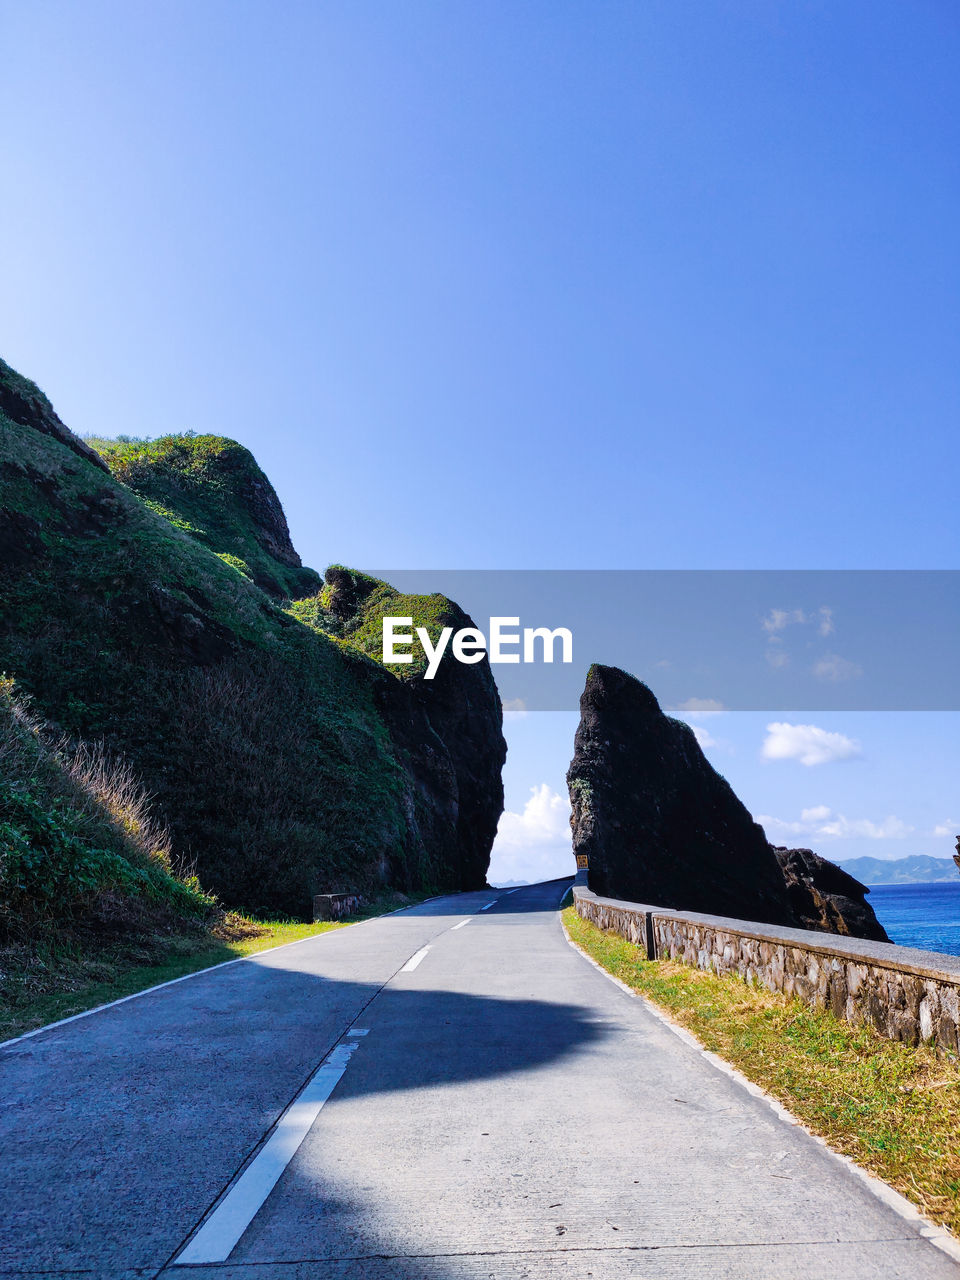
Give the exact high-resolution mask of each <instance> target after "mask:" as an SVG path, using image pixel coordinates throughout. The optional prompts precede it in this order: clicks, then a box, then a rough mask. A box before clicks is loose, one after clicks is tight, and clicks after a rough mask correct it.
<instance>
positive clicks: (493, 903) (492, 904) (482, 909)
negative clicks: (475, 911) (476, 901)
mask: <svg viewBox="0 0 960 1280" xmlns="http://www.w3.org/2000/svg"><path fill="white" fill-rule="evenodd" d="M496 905H497V900H496V898H494V900H493V902H488V903H487V905H486V906H485V907H481V908H480V910H481V911H489V910H490V908H491V907H495V906H496Z"/></svg>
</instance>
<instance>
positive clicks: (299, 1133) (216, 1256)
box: [174, 1044, 359, 1265]
mask: <svg viewBox="0 0 960 1280" xmlns="http://www.w3.org/2000/svg"><path fill="white" fill-rule="evenodd" d="M357 1048H359V1045H356V1044H339V1045H337V1047H336V1048H335V1049H334V1050H333V1052H332V1053H330V1054H328V1056H327V1057H326V1058H325V1059H324V1061H323V1062H322V1063H321V1065H320V1066H319V1067H318V1068H317V1070H316V1071H315V1072H314V1074H313V1075H312V1076H311V1077H310V1079H309V1081H308V1082H307V1084H306V1086H305V1087H304V1089H303V1090H302V1092H301V1093H300V1094H299V1096H298V1097H296V1098H295V1099H294V1100H293V1102H292V1103H291V1104H290V1106H289V1107H288V1108H287V1110H286V1111H285V1112H284V1113H283V1115H282V1116H281V1117H280V1120H279V1122H278V1123H277V1127H276V1128H275V1129H274V1131H273V1133H272V1134H271V1135H270V1137H269V1138H268V1139H267V1141H266V1143H265V1144H264V1145H263V1147H261V1149H260V1151H258V1153H257V1154H256V1156H255V1157H254V1158H253V1160H252V1161H251V1162H250V1164H249V1165H248V1166H247V1168H246V1169H244V1171H243V1173H242V1174H241V1175H240V1177H239V1178H238V1179H237V1181H236V1182H235V1183H234V1184H233V1186H232V1187H231V1188H230V1190H229V1191H228V1192H227V1194H226V1195H225V1196H224V1198H223V1199H222V1200H221V1201H220V1203H219V1204H218V1205H217V1207H216V1209H214V1211H213V1213H211V1215H210V1217H209V1218H208V1219H207V1220H206V1222H205V1223H204V1224H203V1226H202V1227H201V1228H200V1230H199V1231H198V1232H197V1234H196V1235H195V1236H194V1237H193V1239H192V1240H191V1241H190V1242H189V1243H188V1244H187V1246H186V1247H185V1248H184V1249H182V1250H181V1252H180V1253H179V1254H178V1255H177V1257H176V1258H175V1259H174V1262H175V1263H176V1264H178V1265H186V1264H189V1263H212V1262H226V1260H227V1259H228V1258H229V1256H230V1254H231V1253H232V1252H233V1250H234V1249H235V1248H236V1247H237V1244H238V1243H239V1241H240V1237H241V1236H242V1235H243V1233H244V1232H245V1231H246V1229H247V1227H249V1225H250V1223H251V1222H252V1221H253V1219H254V1218H255V1216H256V1215H257V1213H258V1212H259V1210H260V1208H261V1207H262V1205H263V1202H264V1201H265V1200H266V1198H267V1196H268V1195H269V1194H270V1192H271V1191H272V1190H273V1188H274V1187H275V1186H276V1185H277V1182H278V1181H279V1180H280V1175H281V1174H282V1173H283V1171H284V1169H286V1167H287V1165H288V1164H289V1163H290V1161H291V1159H292V1158H293V1156H294V1155H295V1153H296V1151H297V1148H298V1147H299V1146H300V1144H301V1142H303V1140H304V1138H305V1137H306V1136H307V1134H308V1133H309V1132H310V1129H311V1127H312V1126H313V1123H314V1121H315V1120H316V1118H317V1116H318V1115H319V1114H320V1110H321V1108H322V1107H323V1104H324V1103H325V1102H326V1101H327V1099H328V1098H329V1097H330V1095H331V1093H333V1091H334V1089H335V1088H336V1087H337V1085H338V1084H339V1083H340V1080H341V1078H342V1076H343V1073H344V1072H345V1071H346V1069H347V1064H348V1063H349V1061H350V1055H351V1054H352V1053H353V1051H354V1050H355V1049H357Z"/></svg>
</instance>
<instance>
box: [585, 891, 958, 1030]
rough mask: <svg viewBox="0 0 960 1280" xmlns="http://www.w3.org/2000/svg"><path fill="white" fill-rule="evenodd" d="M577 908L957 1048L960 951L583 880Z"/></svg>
mask: <svg viewBox="0 0 960 1280" xmlns="http://www.w3.org/2000/svg"><path fill="white" fill-rule="evenodd" d="M573 893H574V900H575V903H576V908H577V911H578V913H579V914H580V915H581V916H583V918H584V919H585V920H591V921H592V922H593V923H594V924H596V925H599V926H600V928H602V929H612V930H613V931H614V932H616V933H619V934H620V935H621V936H622V937H624V938H628V939H629V940H630V941H631V942H633V943H636V945H637V946H639V947H641V948H643V950H644V951H645V952H646V955H647V957H648V959H671V960H679V961H681V962H682V963H684V964H689V965H693V966H695V967H696V968H698V969H708V970H712V971H713V972H714V973H736V974H739V975H740V977H742V978H744V979H746V981H747V982H751V983H755V984H758V985H762V986H764V987H766V988H767V989H768V990H769V991H781V992H783V993H784V994H786V995H790V996H796V997H798V998H799V999H801V1000H804V1001H805V1002H806V1003H807V1004H810V1005H812V1006H814V1007H815V1008H820V1009H823V1008H827V1009H831V1010H832V1011H833V1012H834V1013H835V1014H836V1015H837V1016H838V1017H840V1018H845V1019H846V1020H847V1021H848V1022H868V1023H870V1024H871V1025H872V1026H874V1027H876V1029H877V1030H878V1031H879V1032H881V1033H882V1034H883V1035H885V1036H888V1037H889V1038H890V1039H891V1040H902V1041H905V1042H906V1043H907V1044H917V1043H918V1042H919V1041H921V1040H923V1041H929V1042H932V1043H933V1044H935V1045H936V1046H937V1047H938V1048H941V1049H946V1050H948V1051H950V1052H952V1053H958V1052H960V1040H958V1035H960V1032H958V1027H960V958H958V957H956V956H946V955H939V954H937V953H935V952H931V951H915V950H913V949H912V948H909V947H898V946H895V945H894V944H893V943H888V942H867V941H864V940H861V939H859V938H846V937H840V936H838V935H836V934H826V933H817V932H815V931H813V930H808V929H784V928H780V927H778V926H774V925H766V924H757V923H755V922H753V921H749V920H731V919H727V918H725V917H723V916H706V915H697V914H694V913H686V912H680V911H673V910H670V909H669V908H664V907H654V906H648V905H646V904H642V903H635V902H620V901H618V900H616V899H613V898H598V897H597V896H596V895H595V894H593V893H591V892H590V891H589V889H584V888H581V887H580V886H576V887H575V888H574V891H573Z"/></svg>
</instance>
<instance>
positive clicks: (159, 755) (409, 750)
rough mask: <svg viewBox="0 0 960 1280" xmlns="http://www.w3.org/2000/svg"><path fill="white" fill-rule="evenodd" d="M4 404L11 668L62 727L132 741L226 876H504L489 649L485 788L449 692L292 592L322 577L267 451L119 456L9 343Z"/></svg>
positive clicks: (227, 448) (297, 906) (283, 888)
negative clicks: (374, 653) (462, 750)
mask: <svg viewBox="0 0 960 1280" xmlns="http://www.w3.org/2000/svg"><path fill="white" fill-rule="evenodd" d="M15 379H16V380H17V381H16V382H14V380H15ZM0 410H2V412H0V459H2V462H0V600H2V602H3V610H2V613H0V671H2V670H6V672H7V673H8V674H9V675H10V676H11V677H12V678H14V679H15V681H16V683H17V687H18V689H19V690H20V691H21V692H22V693H24V694H26V695H29V696H31V697H32V698H33V700H34V704H35V707H36V709H37V713H38V714H39V715H41V716H42V717H43V718H45V719H46V720H47V721H49V722H50V723H51V725H52V726H53V729H54V731H55V732H57V733H62V734H63V735H65V736H66V738H67V739H68V740H71V741H74V742H76V741H79V740H84V741H88V742H94V741H102V742H103V744H104V750H105V751H106V752H107V753H108V754H110V755H113V756H119V757H122V758H123V759H124V760H125V761H127V762H128V764H129V765H130V766H131V767H132V768H133V769H134V771H135V772H136V774H137V776H139V777H141V778H142V779H143V781H144V784H145V785H146V787H147V788H148V789H149V791H150V792H151V793H152V794H153V796H154V797H155V810H156V813H157V814H158V816H159V818H160V819H161V820H162V822H163V824H164V825H165V827H166V828H167V829H168V830H169V833H170V839H171V841H172V847H173V849H174V850H175V851H176V853H177V855H178V856H179V857H181V858H183V859H184V860H185V862H187V863H193V864H195V866H196V870H197V874H198V875H199V877H200V881H201V883H202V884H203V886H204V888H205V889H206V890H208V891H211V892H213V893H215V894H216V895H217V896H218V897H219V898H220V899H221V901H222V902H223V903H225V904H226V905H229V906H237V907H241V908H243V909H244V910H246V911H249V912H255V913H276V912H281V913H282V912H287V913H290V914H294V915H298V916H302V915H304V914H305V913H306V912H307V911H308V909H309V900H310V897H311V895H312V894H313V893H317V892H324V891H334V890H340V889H345V888H351V889H360V890H361V891H364V890H366V891H376V890H377V889H379V887H380V886H382V885H383V884H390V885H393V886H395V887H397V888H399V889H403V890H414V891H416V890H419V889H424V888H447V887H449V888H460V887H468V886H472V885H474V884H476V883H477V882H478V879H479V882H480V883H482V881H483V873H484V872H485V869H486V860H485V859H486V856H487V854H488V853H489V842H490V841H492V834H493V830H494V829H495V826H496V819H497V818H498V817H499V812H500V808H499V807H498V803H499V805H500V806H501V807H502V792H501V793H500V800H499V802H498V800H497V795H496V783H498V780H499V768H500V764H501V763H502V748H503V743H502V737H501V736H500V708H499V700H498V698H497V697H496V690H495V687H494V686H493V682H492V677H491V676H490V673H489V669H488V668H485V670H483V671H481V670H479V669H478V668H462V669H461V671H462V672H463V673H464V674H463V680H464V681H465V684H464V688H465V689H466V693H465V694H463V695H462V698H461V700H462V701H464V702H465V704H469V705H470V707H471V709H472V716H471V724H470V726H469V727H468V730H467V733H468V736H469V735H470V734H479V738H478V741H479V740H480V739H482V741H483V743H484V744H490V745H489V746H487V745H483V746H482V747H481V749H480V757H479V763H477V762H476V761H474V762H473V763H472V764H471V767H477V768H479V769H480V770H481V772H483V773H484V777H485V778H486V777H487V776H488V775H489V777H490V778H493V779H495V780H496V781H495V783H493V784H492V785H487V784H485V785H484V786H482V787H480V788H479V789H477V788H474V790H473V791H472V792H471V789H470V786H469V785H468V783H469V780H468V779H467V778H466V776H465V774H464V770H463V769H462V768H460V767H459V766H458V764H457V762H456V761H455V760H454V757H453V754H451V753H454V754H455V753H456V751H457V750H458V749H459V746H458V743H457V742H456V741H455V740H454V739H455V738H456V737H457V736H458V734H454V733H453V732H452V727H451V725H449V724H447V722H446V721H445V719H444V716H445V714H446V713H445V711H444V708H442V707H439V706H438V708H437V710H436V711H431V708H430V707H429V705H428V702H427V701H425V700H424V699H423V698H422V697H420V696H419V694H418V693H417V691H416V689H415V688H414V687H413V686H412V685H411V684H410V683H409V682H407V681H401V680H400V679H398V678H397V677H396V676H395V675H394V674H392V673H391V672H388V671H386V670H384V668H383V667H382V666H380V665H379V663H378V662H376V661H375V660H374V659H372V658H371V657H369V656H367V654H366V653H365V652H363V649H364V646H363V645H362V644H360V643H358V642H357V641H356V640H355V639H354V638H352V637H351V636H350V635H349V634H347V631H348V630H349V628H344V627H343V626H334V627H331V629H330V631H333V632H337V631H339V634H331V633H330V631H327V630H324V628H323V627H322V626H319V625H315V623H316V621H317V620H318V619H319V616H320V612H322V605H321V604H319V603H317V604H315V605H312V606H310V605H305V606H289V602H288V601H286V600H285V599H283V596H284V595H285V594H286V593H287V592H288V591H293V590H295V589H297V588H298V587H300V588H302V587H303V586H306V587H307V588H312V587H313V585H314V584H315V583H317V582H318V579H317V578H316V577H315V576H311V575H310V571H309V570H304V569H302V568H301V567H299V561H298V560H297V557H296V553H295V552H294V551H293V549H292V547H290V546H289V537H288V535H287V534H286V522H285V520H283V513H282V509H281V508H280V505H279V502H278V501H277V499H276V495H275V494H274V493H273V490H272V488H271V487H270V486H269V482H268V481H267V480H266V477H264V476H263V474H262V472H260V471H259V468H257V467H256V464H255V462H254V461H253V459H252V458H251V456H250V454H249V453H248V452H247V451H246V450H244V449H242V448H241V447H240V446H239V445H235V444H234V443H233V442H231V441H226V440H221V439H220V438H218V437H205V436H196V437H190V436H180V437H168V438H165V439H164V440H161V441H154V442H149V443H144V442H137V441H126V442H123V441H121V442H117V443H116V444H114V445H108V444H106V443H103V442H98V447H99V449H101V450H102V451H103V457H104V458H105V459H106V461H107V462H108V463H109V466H110V468H111V469H112V470H113V472H114V473H115V474H109V473H108V472H107V471H106V470H105V469H104V468H103V465H102V462H101V459H100V458H99V457H97V456H96V455H94V456H93V457H91V456H89V452H88V449H87V447H86V446H84V445H83V444H82V443H81V442H80V441H78V440H76V438H75V437H71V436H70V433H69V432H67V431H66V429H65V428H64V427H63V424H61V423H60V422H59V419H56V415H55V414H53V410H52V409H51V407H50V406H49V402H47V401H46V399H45V398H44V397H43V396H42V393H40V392H39V391H38V390H37V389H36V388H35V387H34V386H33V384H30V383H27V382H26V380H24V379H22V378H19V376H18V375H14V374H13V372H12V371H11V370H9V369H8V367H7V366H3V365H2V364H0ZM49 422H52V423H53V427H52V428H48V426H47V425H46V424H47V423H49ZM291 560H294V561H297V562H296V563H290V561H291ZM257 579H259V580H260V581H261V582H263V583H264V584H265V585H266V586H267V587H268V589H269V591H270V592H272V593H273V594H268V591H265V590H263V589H261V587H260V586H258V585H257V581H256V580H257ZM268 580H269V581H268ZM314 599H315V600H316V599H317V598H316V597H314ZM425 607H426V608H427V609H428V610H429V609H431V608H432V607H433V606H432V605H427V606H425ZM447 607H448V608H449V609H453V610H456V606H453V605H451V604H450V603H449V602H447ZM311 608H313V609H314V611H315V612H316V613H317V619H311V618H308V616H307V615H308V614H309V613H310V610H311ZM457 612H459V611H457ZM371 616H372V615H371ZM308 623H309V625H308ZM431 716H433V718H432V719H431ZM461 728H462V724H461ZM481 810H482V811H481ZM494 810H495V812H493V811H494ZM491 823H492V825H491ZM472 828H476V829H477V830H479V831H481V832H482V833H484V835H483V838H484V840H486V838H487V834H489V840H487V842H486V848H485V851H484V855H483V862H482V868H479V867H478V862H477V857H476V848H475V844H472V845H471V846H470V856H469V858H467V859H466V860H465V859H464V858H463V856H462V851H461V843H462V838H463V833H464V832H465V831H467V830H469V829H472Z"/></svg>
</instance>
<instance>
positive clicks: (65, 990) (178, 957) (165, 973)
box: [0, 894, 429, 1041]
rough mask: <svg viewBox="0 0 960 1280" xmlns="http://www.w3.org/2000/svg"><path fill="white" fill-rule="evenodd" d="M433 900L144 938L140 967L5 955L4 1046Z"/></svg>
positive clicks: (84, 955)
mask: <svg viewBox="0 0 960 1280" xmlns="http://www.w3.org/2000/svg"><path fill="white" fill-rule="evenodd" d="M428 896H429V895H428V894H419V895H412V896H410V897H407V896H404V895H402V894H388V895H385V896H384V897H382V898H378V899H376V900H374V901H372V902H370V903H369V904H367V905H366V906H365V907H364V908H363V909H362V910H361V911H360V912H359V913H358V914H357V915H355V916H349V917H348V918H347V919H345V920H342V921H322V922H318V923H314V924H311V923H303V922H301V921H296V920H253V919H249V918H247V917H245V916H242V915H239V914H237V913H234V912H230V913H229V914H228V915H227V916H226V918H225V920H223V921H222V923H221V924H219V925H217V926H215V928H214V929H213V930H212V931H211V932H207V933H202V934H199V935H185V936H182V937H178V936H174V937H157V938H145V939H143V941H142V943H141V944H140V946H141V949H142V954H143V959H144V960H145V961H147V962H146V963H137V955H136V948H135V947H134V948H132V949H131V947H130V946H129V945H126V946H124V947H123V949H122V950H121V951H119V952H118V953H113V954H112V953H111V951H110V949H109V948H97V949H92V948H83V947H79V946H77V945H76V944H75V943H73V944H69V945H66V946H63V947H56V946H53V947H48V948H46V950H40V949H36V948H31V949H29V951H28V950H27V949H26V948H23V949H22V951H21V952H19V953H18V950H17V949H16V948H8V949H5V950H3V951H2V952H0V1041H4V1040H11V1039H13V1038H14V1037H15V1036H18V1035H22V1034H23V1033H24V1032H25V1031H33V1030H34V1029H35V1028H37V1027H43V1026H46V1025H47V1024H48V1023H50V1022H58V1021H59V1020H60V1019H61V1018H69V1017H72V1016H73V1015H74V1014H76V1013H83V1012H84V1011H85V1010H87V1009H95V1008H96V1007H97V1006H98V1005H101V1004H109V1003H110V1002H111V1001H112V1000H120V999H122V998H123V997H124V996H129V995H134V994H135V993H136V992H137V991H144V990H146V989H147V988H148V987H155V986H159V984H160V983H162V982H170V981H172V980H173V979H174V978H182V977H185V976H186V975H187V974H188V973H199V972H200V971H201V970H203V969H209V968H211V967H212V966H213V965H217V964H223V963H224V962H225V961H227V960H239V959H242V958H243V957H244V956H250V955H255V954H256V953H257V952H258V951H266V950H268V949H269V948H270V947H281V946H284V945H285V944H286V943H288V942H299V941H300V940H301V939H303V938H312V937H315V936H316V935H318V934H321V933H327V932H328V931H330V930H331V929H342V928H344V927H345V926H346V925H348V924H355V923H356V922H357V921H359V920H366V919H370V918H371V917H373V916H378V915H384V914H386V913H387V912H389V911H395V910H398V909H401V908H403V907H408V906H414V905H416V903H417V902H421V901H423V900H424V899H425V898H427V897H428Z"/></svg>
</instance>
